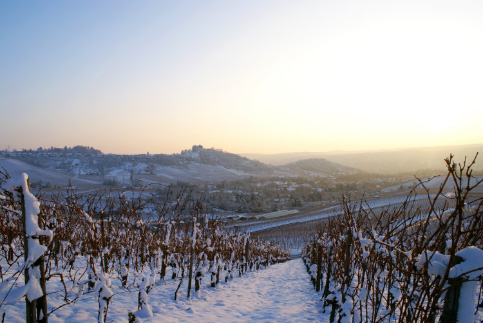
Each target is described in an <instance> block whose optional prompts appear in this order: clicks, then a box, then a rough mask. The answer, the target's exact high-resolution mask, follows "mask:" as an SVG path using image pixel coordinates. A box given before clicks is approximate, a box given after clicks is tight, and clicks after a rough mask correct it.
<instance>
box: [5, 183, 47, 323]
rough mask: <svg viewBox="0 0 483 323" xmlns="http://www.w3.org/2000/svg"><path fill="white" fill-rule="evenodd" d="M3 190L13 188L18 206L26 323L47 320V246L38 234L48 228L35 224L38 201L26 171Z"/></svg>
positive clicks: (37, 219) (45, 231) (40, 234)
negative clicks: (45, 261)
mask: <svg viewBox="0 0 483 323" xmlns="http://www.w3.org/2000/svg"><path fill="white" fill-rule="evenodd" d="M6 184H7V185H6V187H4V188H5V189H6V190H9V191H11V192H13V191H16V192H17V193H18V194H19V197H20V203H21V207H22V224H23V236H24V237H23V238H24V239H23V240H24V261H25V285H29V287H28V288H27V289H26V292H25V296H26V297H25V309H26V320H25V321H26V323H34V322H42V323H46V322H47V298H46V297H45V294H46V293H45V272H44V268H43V264H44V258H43V255H44V253H45V251H46V250H47V247H45V246H43V245H41V244H40V242H39V238H40V236H43V235H45V236H49V237H50V239H52V231H50V230H42V229H40V227H39V214H40V203H39V201H38V200H37V199H36V198H35V196H34V195H33V194H32V193H30V182H29V178H28V175H27V174H25V173H24V174H22V175H21V176H20V178H18V179H16V180H13V179H12V180H9V181H8V182H7V183H6Z"/></svg>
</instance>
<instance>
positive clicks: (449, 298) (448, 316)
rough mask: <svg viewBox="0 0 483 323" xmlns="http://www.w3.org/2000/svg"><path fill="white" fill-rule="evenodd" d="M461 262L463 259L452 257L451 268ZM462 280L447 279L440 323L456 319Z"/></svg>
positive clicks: (458, 278) (448, 322)
mask: <svg viewBox="0 0 483 323" xmlns="http://www.w3.org/2000/svg"><path fill="white" fill-rule="evenodd" d="M462 262H463V258H461V257H459V256H454V257H453V259H452V261H451V267H454V266H456V265H458V264H460V263H462ZM462 280H463V278H462V277H457V278H449V279H448V283H449V285H450V286H449V287H448V290H447V292H446V296H445V297H444V306H443V313H442V314H441V321H440V322H441V323H451V322H456V321H457V319H458V304H459V298H460V289H461V283H462Z"/></svg>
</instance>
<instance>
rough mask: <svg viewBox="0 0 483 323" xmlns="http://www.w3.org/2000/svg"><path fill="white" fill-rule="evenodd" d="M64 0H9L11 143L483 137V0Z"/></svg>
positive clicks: (259, 147) (383, 143)
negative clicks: (138, 0)
mask: <svg viewBox="0 0 483 323" xmlns="http://www.w3.org/2000/svg"><path fill="white" fill-rule="evenodd" d="M61 3H62V2H58V1H50V2H45V3H42V4H39V3H38V4H32V5H31V6H30V7H29V6H24V5H18V4H15V3H9V4H2V5H1V6H2V7H4V8H2V10H0V12H2V13H3V14H2V15H3V16H2V17H0V18H2V19H0V30H8V31H10V33H6V34H2V35H0V40H1V41H2V43H3V44H6V46H5V47H4V48H9V50H8V51H2V53H0V69H1V70H3V71H4V73H2V74H3V77H2V78H0V98H1V99H0V112H1V114H2V116H3V118H2V127H0V136H1V137H2V138H3V139H2V141H1V143H2V145H0V149H5V148H7V146H10V148H17V149H20V148H37V147H39V146H43V147H50V146H58V147H63V146H65V145H67V146H74V145H78V144H81V145H89V146H94V147H96V148H98V149H101V150H102V151H104V152H111V153H146V152H148V151H149V152H150V153H175V152H180V151H181V150H182V149H186V148H189V147H191V146H192V145H194V144H202V145H204V146H205V147H216V148H222V149H223V150H226V151H230V152H234V153H248V152H253V153H280V152H294V151H329V150H366V149H388V148H402V147H413V146H418V147H421V146H442V145H460V144H461V145H462V144H474V143H482V142H483V140H482V139H483V127H482V126H481V122H482V121H481V120H483V109H482V105H483V95H482V93H481V89H482V88H483V60H482V59H481V57H483V20H482V19H481V17H483V2H481V1H424V0H422V1H399V2H396V1H382V0H381V1H375V0H370V1H297V2H294V1H253V2H252V1H233V2H216V1H208V2H203V3H198V2H194V1H179V2H176V3H171V2H164V1H153V2H145V3H142V4H133V3H131V2H124V1H121V2H116V3H115V5H114V4H111V5H107V4H96V2H90V1H87V2H85V3H84V2H83V3H68V4H65V3H63V4H62V5H61ZM30 27H35V28H30Z"/></svg>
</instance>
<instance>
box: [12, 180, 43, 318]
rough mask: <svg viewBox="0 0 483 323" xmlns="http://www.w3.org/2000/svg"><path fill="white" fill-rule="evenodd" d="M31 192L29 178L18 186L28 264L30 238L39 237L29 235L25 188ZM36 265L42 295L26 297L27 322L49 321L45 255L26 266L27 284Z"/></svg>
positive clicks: (25, 257)
mask: <svg viewBox="0 0 483 323" xmlns="http://www.w3.org/2000/svg"><path fill="white" fill-rule="evenodd" d="M24 189H25V190H26V191H29V192H30V181H29V180H28V179H27V187H26V188H23V187H22V186H20V187H18V188H17V189H16V191H17V192H18V193H19V195H20V204H21V208H22V227H23V243H24V261H25V263H26V264H27V261H28V258H29V239H39V237H38V236H31V237H29V236H28V234H27V222H26V221H27V212H26V206H25V196H24V194H23V190H24ZM37 216H38V223H39V225H42V219H41V217H40V215H37ZM35 267H38V268H39V272H40V279H39V280H40V287H41V289H42V296H41V297H40V298H38V299H35V300H33V301H29V300H28V297H25V322H26V323H47V322H48V318H47V296H46V292H45V290H46V288H45V269H44V256H43V255H42V256H41V257H39V258H38V259H37V260H36V261H35V262H34V263H33V264H30V265H29V266H26V268H25V272H24V275H25V284H28V282H29V280H30V277H29V275H30V274H29V270H34V268H35Z"/></svg>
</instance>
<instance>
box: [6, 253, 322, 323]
mask: <svg viewBox="0 0 483 323" xmlns="http://www.w3.org/2000/svg"><path fill="white" fill-rule="evenodd" d="M148 275H149V273H148V272H146V275H145V276H144V277H147V276H148ZM169 276H170V275H169V274H168V275H167V276H166V277H169ZM99 278H100V280H98V284H97V286H96V288H97V291H98V292H99V290H100V289H101V286H103V287H105V288H106V289H105V290H104V291H103V292H104V293H106V295H102V296H104V297H106V296H107V297H110V296H111V292H112V293H113V294H114V295H113V297H112V298H111V300H110V302H109V310H108V313H107V320H106V322H128V313H129V312H132V313H135V314H136V315H139V316H138V319H139V317H141V320H139V321H142V322H143V323H155V322H197V323H203V322H267V323H268V322H329V316H328V315H329V313H326V314H322V313H321V311H322V304H321V302H320V294H317V293H316V292H314V290H313V287H312V284H311V283H310V280H309V276H308V275H307V273H306V271H305V267H304V265H303V262H302V260H301V259H296V260H291V261H287V262H285V263H281V264H275V265H272V266H270V267H268V268H265V269H261V270H259V271H255V272H247V273H246V274H245V275H244V276H242V277H239V276H238V275H235V278H234V279H230V280H229V281H228V282H227V283H225V281H224V279H220V284H218V285H217V286H216V287H215V288H211V287H208V286H209V279H207V280H206V281H205V280H203V286H202V288H201V290H200V291H199V292H196V293H194V294H192V298H191V299H187V298H186V286H187V282H186V281H185V282H184V283H183V285H182V286H181V289H180V293H179V294H178V301H175V300H174V299H173V295H174V291H175V290H176V287H177V286H178V284H179V281H178V280H176V281H174V280H171V279H168V278H167V279H166V282H164V281H157V282H156V284H155V285H154V286H153V288H152V289H151V291H150V292H149V295H143V298H144V297H145V296H149V301H148V302H149V305H148V306H146V307H145V308H144V309H142V310H139V311H137V312H136V310H137V304H138V292H139V289H135V290H132V291H128V290H126V289H123V288H122V287H121V283H120V280H119V279H113V280H112V281H111V280H110V279H109V277H108V276H102V275H101V276H100V277H99ZM149 278H151V277H147V279H149ZM185 280H186V278H185ZM147 281H148V280H146V282H147ZM151 282H152V281H151ZM111 283H112V285H111ZM52 285H53V282H52V281H49V284H48V289H50V292H52V291H54V290H59V289H62V287H61V283H60V282H57V285H58V286H52ZM110 285H111V286H110ZM49 286H50V287H49ZM48 292H49V291H48ZM97 295H98V294H97V293H92V292H91V293H88V292H86V293H85V294H84V296H83V297H82V299H81V300H80V301H79V302H77V303H75V304H71V305H67V306H64V307H62V308H61V309H59V310H58V311H55V312H54V313H52V314H51V315H49V322H53V323H55V322H69V323H77V322H79V323H80V322H96V321H97V314H98V308H99V304H98V299H97ZM146 301H147V298H146ZM55 305H56V304H55V302H54V301H50V302H49V308H50V307H51V306H55ZM146 305H147V304H146ZM24 308H25V303H24V302H23V301H17V302H15V303H13V304H8V305H6V306H5V308H4V309H5V312H6V320H7V321H8V322H22V321H23V320H24V316H25V310H24ZM151 315H152V316H151Z"/></svg>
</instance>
